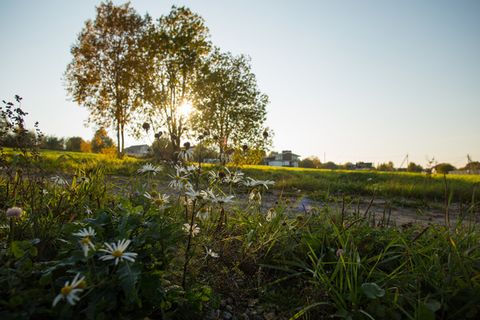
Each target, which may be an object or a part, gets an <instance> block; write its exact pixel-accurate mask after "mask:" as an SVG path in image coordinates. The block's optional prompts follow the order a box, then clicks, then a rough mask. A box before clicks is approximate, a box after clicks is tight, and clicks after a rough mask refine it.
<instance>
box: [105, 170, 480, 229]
mask: <svg viewBox="0 0 480 320" xmlns="http://www.w3.org/2000/svg"><path fill="white" fill-rule="evenodd" d="M110 181H111V182H113V184H114V192H116V193H125V192H128V191H130V192H131V191H133V190H132V189H131V187H132V185H131V180H130V178H127V177H118V176H116V177H110ZM155 182H156V183H157V187H158V190H159V191H160V192H164V193H167V194H171V193H172V190H171V189H170V188H169V187H168V183H167V182H163V181H162V182H159V181H158V180H156V181H155ZM129 189H130V190H129ZM245 201H248V195H247V194H237V195H236V198H235V202H234V205H238V206H241V205H242V203H243V204H244V203H245ZM278 202H281V203H282V204H283V205H284V206H285V207H286V212H287V214H292V215H296V214H315V213H316V212H322V211H324V210H329V211H330V212H338V213H341V212H342V210H343V211H344V214H345V216H353V215H355V216H362V217H366V218H368V219H369V221H372V222H374V221H375V222H377V223H378V222H380V221H382V219H383V221H384V222H386V221H388V224H389V225H404V224H411V223H413V224H422V225H425V224H428V223H438V224H444V223H445V205H444V204H443V203H429V204H428V205H426V204H419V203H418V202H415V201H412V200H408V199H403V200H401V201H398V200H397V201H390V200H386V199H379V198H377V199H373V201H372V199H371V198H367V197H361V198H356V199H355V200H353V201H345V202H344V203H342V201H341V200H340V201H337V202H335V201H328V202H326V201H317V200H313V199H310V198H309V197H308V195H304V194H298V195H295V196H287V197H285V196H282V194H281V193H280V191H278V190H273V191H272V190H269V191H268V192H267V193H265V194H264V195H263V199H262V208H263V209H264V212H267V210H268V209H270V208H272V207H275V206H276V205H277V204H278ZM342 208H343V209H342ZM448 212H449V217H450V222H451V225H454V224H455V223H456V222H457V221H458V220H459V218H462V219H463V221H464V222H467V223H468V222H469V221H472V222H480V213H479V212H478V210H477V211H474V212H472V210H469V209H468V208H467V207H466V206H465V205H463V206H462V205H460V204H456V203H453V204H450V205H449V208H448Z"/></svg>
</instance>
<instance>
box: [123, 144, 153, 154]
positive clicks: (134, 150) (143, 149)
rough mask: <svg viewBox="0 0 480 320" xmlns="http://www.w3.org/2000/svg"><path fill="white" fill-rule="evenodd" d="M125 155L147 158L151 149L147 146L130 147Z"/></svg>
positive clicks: (126, 149)
mask: <svg viewBox="0 0 480 320" xmlns="http://www.w3.org/2000/svg"><path fill="white" fill-rule="evenodd" d="M124 151H125V154H127V155H129V156H136V157H142V156H146V155H147V154H148V153H149V152H150V147H149V146H148V145H146V144H141V145H136V146H130V147H128V148H125V150H124Z"/></svg>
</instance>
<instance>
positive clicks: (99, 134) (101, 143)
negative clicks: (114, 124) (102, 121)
mask: <svg viewBox="0 0 480 320" xmlns="http://www.w3.org/2000/svg"><path fill="white" fill-rule="evenodd" d="M91 144H92V151H93V152H95V153H99V152H102V150H103V149H106V148H110V147H112V146H113V140H112V139H111V138H110V137H109V136H108V134H107V130H105V128H103V127H101V128H99V129H98V130H97V131H95V134H94V135H93V139H92V142H91Z"/></svg>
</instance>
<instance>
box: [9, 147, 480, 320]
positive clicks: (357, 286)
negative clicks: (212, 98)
mask: <svg viewBox="0 0 480 320" xmlns="http://www.w3.org/2000/svg"><path fill="white" fill-rule="evenodd" d="M23 161H24V162H23ZM146 162H148V160H138V159H133V158H125V159H123V160H118V159H114V158H109V157H107V156H104V155H96V154H85V153H70V152H53V151H42V158H41V160H40V162H37V160H34V159H32V158H29V157H26V158H24V159H22V157H21V156H14V153H12V152H11V151H10V161H9V162H8V163H7V164H6V168H5V169H6V172H9V173H10V174H2V175H0V211H2V212H4V214H2V215H0V247H1V248H2V249H1V250H0V261H1V262H0V287H2V290H0V306H1V308H0V318H1V319H105V318H115V319H117V318H119V319H120V318H122V319H140V318H144V319H146V318H149V319H173V320H174V319H209V320H211V319H225V320H228V319H280V320H287V319H288V320H295V319H305V320H308V319H320V320H323V319H332V318H340V319H362V320H363V319H365V320H367V319H387V318H388V319H412V320H414V319H415V320H416V319H429V320H430V319H431V320H434V319H478V318H479V316H480V307H479V306H480V295H479V294H478V293H479V292H480V291H479V290H480V265H479V264H478V261H480V247H479V245H478V243H479V235H480V230H479V225H478V221H477V220H475V219H470V220H468V221H465V222H466V223H463V222H462V221H460V222H459V223H457V222H456V221H452V223H451V224H450V223H448V224H446V225H444V224H436V223H430V224H426V225H422V224H414V223H412V224H405V225H398V226H397V225H396V224H395V223H393V224H391V223H390V220H389V219H377V220H375V219H374V220H372V219H370V215H366V214H360V213H359V212H350V211H348V210H347V211H344V210H343V209H340V208H338V207H335V206H321V207H319V209H318V210H317V211H315V212H313V211H312V212H310V213H308V214H305V213H304V212H293V213H292V212H291V211H289V207H288V204H287V201H278V202H271V203H269V204H268V206H266V205H265V202H267V197H268V195H267V194H268V193H271V188H270V189H268V190H266V187H265V186H263V183H262V182H258V181H257V182H256V183H254V184H252V180H249V179H247V178H246V177H256V178H258V179H268V180H274V181H275V186H274V187H273V188H275V189H277V190H283V191H284V192H286V193H292V194H295V195H299V196H302V195H307V196H308V197H323V198H325V200H326V201H325V202H326V203H327V204H331V203H333V202H334V200H335V199H334V198H337V199H338V198H340V197H338V196H339V195H344V194H348V195H353V196H355V195H357V196H362V195H364V196H371V195H372V194H376V195H378V196H383V197H399V196H400V197H407V198H414V199H423V198H425V199H427V200H436V201H440V200H442V199H444V197H445V181H444V178H443V177H442V176H432V177H426V176H422V175H419V174H407V173H380V172H363V171H361V172H359V171H328V170H308V169H293V168H272V167H264V166H245V167H242V168H241V170H242V171H244V172H245V177H242V178H241V179H239V180H238V181H236V182H228V181H226V180H225V179H224V178H225V173H226V172H227V170H226V169H225V168H222V167H214V166H202V167H195V166H196V164H191V163H190V164H189V163H183V164H182V170H179V172H180V173H179V174H178V176H179V178H178V180H175V181H177V182H178V183H180V184H171V183H170V184H169V182H170V180H171V178H170V177H167V173H172V171H173V170H174V169H173V168H171V166H169V165H166V164H165V165H164V170H163V173H162V174H156V172H155V171H154V170H152V169H149V170H146V171H145V170H144V171H145V172H144V173H143V174H139V173H137V170H138V168H140V167H141V166H142V165H143V164H144V163H146ZM38 164H40V167H41V168H42V169H43V170H29V168H36V167H38ZM192 165H193V167H192ZM147 168H148V167H147ZM89 169H91V170H89ZM144 169H145V168H144ZM153 169H156V168H153ZM232 169H233V168H231V167H230V169H229V170H230V171H232ZM207 171H214V173H215V175H212V174H211V172H207ZM11 173H13V174H11ZM55 173H60V176H63V177H64V178H65V179H64V178H62V177H52V175H53V174H55ZM71 173H74V174H75V176H73V175H71ZM221 173H222V175H220V174H221ZM221 176H223V178H221ZM212 177H213V178H212ZM230 177H231V176H230ZM479 180H480V178H479V177H478V176H448V177H447V180H446V181H447V195H451V198H452V201H454V200H455V199H457V198H458V199H461V200H465V201H472V197H474V194H475V188H477V186H478V183H479ZM115 183H117V184H121V186H122V188H119V190H121V191H120V192H119V191H118V190H114V189H111V188H108V187H107V185H114V184H115ZM249 183H250V184H249ZM167 185H168V186H167ZM187 185H188V186H187ZM159 187H162V188H161V190H162V191H164V192H165V194H162V193H161V191H159ZM238 193H243V194H245V195H248V196H247V197H238V198H236V201H235V202H231V201H232V198H233V197H234V196H236V195H238ZM237 199H238V200H237ZM474 203H478V201H477V200H475V199H474ZM471 208H472V209H471V211H472V213H473V214H474V215H475V214H476V208H478V205H475V206H472V207H471ZM372 221H373V222H372Z"/></svg>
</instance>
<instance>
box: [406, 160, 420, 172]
mask: <svg viewBox="0 0 480 320" xmlns="http://www.w3.org/2000/svg"><path fill="white" fill-rule="evenodd" d="M407 171H408V172H422V171H423V167H422V166H421V165H419V164H416V163H414V162H409V163H408V167H407Z"/></svg>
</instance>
